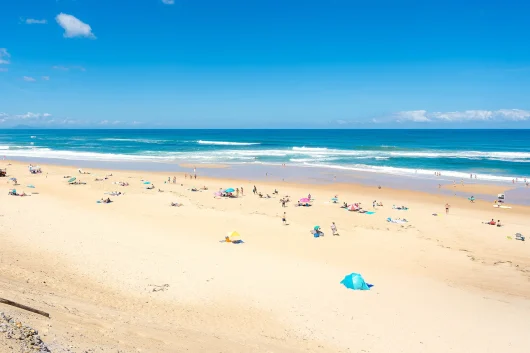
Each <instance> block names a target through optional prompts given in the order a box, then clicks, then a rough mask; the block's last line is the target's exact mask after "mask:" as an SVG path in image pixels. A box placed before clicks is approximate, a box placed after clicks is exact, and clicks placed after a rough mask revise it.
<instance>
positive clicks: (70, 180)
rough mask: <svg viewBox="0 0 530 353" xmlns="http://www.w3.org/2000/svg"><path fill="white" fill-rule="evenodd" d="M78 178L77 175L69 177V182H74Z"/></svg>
mask: <svg viewBox="0 0 530 353" xmlns="http://www.w3.org/2000/svg"><path fill="white" fill-rule="evenodd" d="M76 179H77V178H76V177H73V178H70V179H68V182H69V183H73V182H74V181H75V180H76Z"/></svg>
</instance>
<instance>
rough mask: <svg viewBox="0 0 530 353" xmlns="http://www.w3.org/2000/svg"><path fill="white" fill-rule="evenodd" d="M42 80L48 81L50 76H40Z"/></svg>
mask: <svg viewBox="0 0 530 353" xmlns="http://www.w3.org/2000/svg"><path fill="white" fill-rule="evenodd" d="M41 78H42V79H43V80H44V81H49V80H50V76H42V77H41Z"/></svg>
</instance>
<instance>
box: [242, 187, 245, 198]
mask: <svg viewBox="0 0 530 353" xmlns="http://www.w3.org/2000/svg"><path fill="white" fill-rule="evenodd" d="M241 196H245V194H244V193H243V187H241Z"/></svg>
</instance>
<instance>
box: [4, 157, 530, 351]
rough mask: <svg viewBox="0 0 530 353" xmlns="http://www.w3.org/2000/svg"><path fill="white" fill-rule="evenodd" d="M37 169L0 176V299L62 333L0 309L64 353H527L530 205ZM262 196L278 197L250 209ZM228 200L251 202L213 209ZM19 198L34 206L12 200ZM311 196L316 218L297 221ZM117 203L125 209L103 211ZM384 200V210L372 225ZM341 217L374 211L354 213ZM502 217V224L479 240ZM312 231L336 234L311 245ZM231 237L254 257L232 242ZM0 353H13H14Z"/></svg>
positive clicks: (20, 167) (310, 212)
mask: <svg viewBox="0 0 530 353" xmlns="http://www.w3.org/2000/svg"><path fill="white" fill-rule="evenodd" d="M8 163H10V165H8ZM41 167H42V171H43V172H42V173H40V174H30V173H29V172H28V166H27V163H21V162H13V161H11V162H8V161H3V162H2V163H0V168H7V171H8V176H7V177H5V178H0V205H1V206H0V248H1V249H2V251H1V252H0V254H1V256H0V297H2V298H7V299H10V300H13V301H17V302H20V303H24V304H26V305H29V306H32V307H35V308H39V309H40V310H43V311H46V312H49V313H50V316H51V317H50V318H49V319H48V318H44V317H39V316H38V315H34V314H31V313H28V312H25V311H22V310H19V309H16V308H13V307H9V306H5V305H1V304H0V305H1V306H0V311H2V312H6V313H9V314H10V315H13V316H14V317H16V318H18V319H19V320H20V321H23V323H24V324H30V325H31V326H32V327H35V328H36V329H38V330H39V332H40V335H41V338H42V339H43V341H44V342H46V343H47V344H48V345H49V347H50V348H51V349H52V351H57V352H68V351H70V352H86V351H89V352H184V351H189V352H246V353H248V352H323V353H324V352H371V353H389V352H407V353H415V352H440V353H441V352H444V353H446V352H477V353H484V352H514V353H515V352H521V353H522V352H528V351H529V350H530V338H529V336H528V334H527V329H528V318H529V317H530V250H529V248H528V241H529V239H528V238H527V241H524V242H523V241H518V240H515V234H516V233H522V234H523V235H525V236H527V237H528V236H530V217H529V216H530V208H529V207H526V206H519V205H513V207H512V208H510V209H499V208H494V207H492V205H493V203H492V202H487V201H482V200H477V201H476V202H475V203H471V202H469V201H468V200H467V198H465V197H457V196H445V195H441V194H436V193H435V192H434V190H433V193H432V194H429V193H422V192H412V191H407V190H397V189H391V188H387V187H385V185H382V188H381V189H378V188H377V187H374V186H369V185H359V184H345V183H342V184H341V183H335V184H333V183H332V184H327V185H311V184H301V183H294V182H283V183H282V182H278V181H263V180H259V181H258V180H256V181H249V180H237V179H235V178H234V179H210V178H203V177H199V178H198V179H197V180H195V179H194V180H190V179H188V178H184V174H183V173H180V174H175V175H173V174H168V173H156V172H147V171H146V172H141V171H112V170H97V169H86V170H85V172H89V173H90V174H80V173H79V172H78V170H77V168H76V167H74V166H72V167H66V166H57V165H42V164H41ZM210 167H215V166H210ZM110 174H112V176H108V177H107V178H106V176H107V175H110ZM174 176H175V177H176V183H175V184H174V183H173V177H174ZM10 177H16V178H17V181H18V183H19V184H20V185H18V186H13V182H12V181H10V180H9V178H10ZM67 177H76V178H77V181H81V182H86V184H80V185H70V184H69V183H68V182H67V180H68V179H69V178H67ZM168 177H169V178H170V183H167V181H168ZM96 179H101V180H100V181H96ZM145 181H149V182H150V183H151V184H144V182H145ZM119 182H124V183H128V186H121V185H120V184H118V183H119ZM28 185H33V186H35V187H34V188H29V187H28ZM147 185H154V188H153V189H151V190H149V189H146V186H147ZM203 186H207V188H208V190H206V191H203V190H199V191H192V190H191V189H192V188H197V189H200V188H202V187H203ZM254 186H256V187H257V189H258V191H259V192H262V193H263V194H264V195H266V194H269V195H270V196H271V198H260V197H258V196H256V195H253V193H252V189H253V187H254ZM229 187H232V188H234V189H235V188H240V189H241V188H242V189H243V190H244V194H243V195H240V197H238V198H219V197H214V193H215V192H216V191H217V190H219V189H220V188H222V189H226V188H229ZM443 187H444V188H451V187H452V185H444V186H443ZM13 188H16V189H17V192H19V193H20V192H22V191H24V192H25V193H27V194H28V196H25V197H18V196H11V195H8V191H9V190H10V189H13ZM457 188H458V189H459V191H465V192H467V191H469V192H470V194H472V193H477V194H484V195H494V194H496V193H498V192H499V190H500V189H499V188H497V187H493V186H491V185H483V186H481V185H479V184H475V185H473V186H472V187H469V188H468V189H466V188H465V187H464V188H462V187H461V186H457ZM159 189H160V190H161V191H159ZM275 189H277V190H278V195H273V191H274V190H275ZM113 191H118V192H121V193H122V195H120V196H109V194H108V193H109V192H113ZM501 191H502V190H501ZM309 193H310V194H311V196H312V198H313V199H314V200H313V201H312V206H311V207H295V203H296V202H295V201H296V200H298V199H300V198H303V197H307V196H308V194H309ZM286 195H289V198H290V200H291V202H289V203H287V207H285V208H283V207H282V205H281V203H280V199H281V198H282V197H284V196H286ZM335 195H338V200H339V201H338V203H333V202H332V201H331V198H332V197H334V196H335ZM107 197H109V198H110V199H111V200H112V201H113V202H112V203H110V204H105V203H98V202H97V201H98V200H101V199H102V198H107ZM374 200H377V201H378V202H383V205H384V206H382V207H381V206H377V207H375V209H374V208H373V207H372V202H373V201H374ZM172 202H178V203H182V206H181V207H172V206H170V204H171V203H172ZM343 202H347V203H348V204H352V203H359V202H360V203H361V206H362V207H363V208H364V209H366V210H368V211H371V212H375V213H374V214H360V213H357V212H349V211H347V210H344V209H341V208H340V206H341V205H342V203H343ZM446 203H449V204H450V209H449V214H448V215H446V214H445V204H446ZM393 205H396V206H402V205H404V206H406V207H408V210H397V209H393V207H392V206H393ZM284 212H285V215H286V220H287V223H288V225H284V224H283V223H282V217H283V214H284ZM434 214H436V216H435V215H434ZM388 217H391V218H394V219H397V218H406V219H407V221H408V222H407V223H398V224H396V223H389V222H387V218H388ZM491 219H494V220H495V221H497V220H501V222H502V224H503V226H502V227H496V226H490V225H486V224H483V222H486V221H490V220H491ZM332 222H335V223H336V225H337V228H338V232H339V234H340V235H339V236H333V235H332V234H331V229H330V225H331V223H332ZM316 225H319V226H320V227H321V228H322V230H323V232H324V233H325V236H323V237H320V238H314V237H313V236H312V235H311V234H310V231H311V230H312V229H313V228H314V226H316ZM231 231H237V232H238V233H239V234H240V235H241V239H242V240H243V241H244V243H243V244H233V243H226V242H222V241H223V240H224V238H225V236H226V235H227V233H229V232H231ZM352 272H356V273H360V274H362V275H363V277H364V278H365V280H366V282H368V283H370V284H372V285H373V287H372V288H371V289H370V290H369V291H353V290H349V289H346V288H345V287H344V286H342V285H341V284H340V281H341V280H342V279H343V278H344V276H345V275H347V274H349V273H352ZM2 339H3V338H1V334H0V352H4V351H5V352H10V351H13V350H11V349H10V348H9V344H11V343H10V341H5V340H4V341H3V340H2Z"/></svg>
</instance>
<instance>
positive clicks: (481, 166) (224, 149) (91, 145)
mask: <svg viewBox="0 0 530 353" xmlns="http://www.w3.org/2000/svg"><path fill="white" fill-rule="evenodd" d="M0 155H3V156H6V158H14V159H16V158H17V157H25V158H26V159H27V158H35V159H39V160H42V159H63V160H72V161H79V160H81V161H111V162H112V161H116V162H117V161H125V162H127V161H142V162H162V163H176V164H177V163H183V162H186V163H197V164H200V163H208V164H216V163H223V164H225V163H228V164H246V165H252V164H254V165H255V164H260V165H268V164H270V165H282V164H284V163H285V164H288V165H296V166H301V167H318V168H320V169H329V170H330V171H332V170H351V171H364V172H374V173H385V174H395V175H404V176H406V175H415V176H425V177H431V176H434V173H435V172H440V173H442V176H446V177H449V178H455V179H469V178H470V174H473V177H474V176H475V174H476V175H477V179H478V180H483V181H484V180H486V181H497V182H511V181H512V179H514V178H519V180H520V181H522V180H523V179H524V178H525V177H528V178H530V130H1V131H0Z"/></svg>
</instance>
